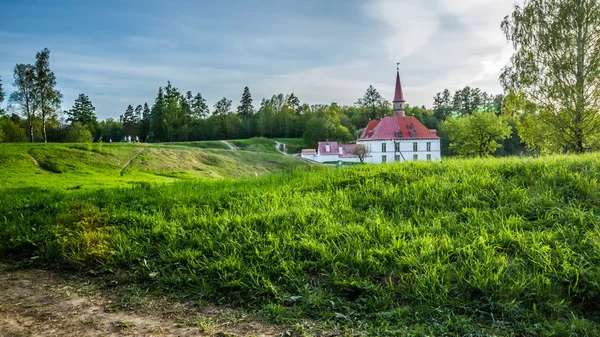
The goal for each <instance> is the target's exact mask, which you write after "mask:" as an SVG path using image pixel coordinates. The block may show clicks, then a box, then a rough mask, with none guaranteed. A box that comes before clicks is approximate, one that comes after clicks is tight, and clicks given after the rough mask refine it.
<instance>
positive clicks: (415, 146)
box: [413, 142, 419, 152]
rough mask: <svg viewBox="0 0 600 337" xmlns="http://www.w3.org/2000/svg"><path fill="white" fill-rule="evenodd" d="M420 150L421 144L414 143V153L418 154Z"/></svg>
mask: <svg viewBox="0 0 600 337" xmlns="http://www.w3.org/2000/svg"><path fill="white" fill-rule="evenodd" d="M418 150H419V143H417V142H414V143H413V151H414V152H417V151H418Z"/></svg>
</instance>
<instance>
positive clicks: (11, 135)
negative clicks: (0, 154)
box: [0, 116, 27, 143]
mask: <svg viewBox="0 0 600 337" xmlns="http://www.w3.org/2000/svg"><path fill="white" fill-rule="evenodd" d="M0 133H2V134H3V135H4V140H0V142H7V143H8V142H10V143H17V142H26V141H27V135H26V134H25V130H23V129H22V128H21V127H19V124H18V123H15V122H14V121H13V120H12V119H11V118H10V117H8V116H4V117H0Z"/></svg>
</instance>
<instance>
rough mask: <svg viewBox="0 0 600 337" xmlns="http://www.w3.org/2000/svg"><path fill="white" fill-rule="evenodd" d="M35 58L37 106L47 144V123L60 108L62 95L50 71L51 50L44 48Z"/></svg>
mask: <svg viewBox="0 0 600 337" xmlns="http://www.w3.org/2000/svg"><path fill="white" fill-rule="evenodd" d="M35 58H36V61H35V71H34V74H35V76H34V78H35V81H34V83H35V91H36V100H37V102H36V106H37V107H38V109H39V110H40V117H41V121H42V134H43V136H44V142H47V141H48V136H47V132H46V121H47V120H48V119H49V118H51V117H52V115H53V114H56V111H58V109H59V108H60V103H61V101H62V94H61V92H60V91H59V90H58V89H56V76H55V75H54V72H53V71H52V70H50V50H48V48H44V49H43V50H42V51H39V52H38V53H37V54H36V55H35Z"/></svg>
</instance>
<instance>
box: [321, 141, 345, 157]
mask: <svg viewBox="0 0 600 337" xmlns="http://www.w3.org/2000/svg"><path fill="white" fill-rule="evenodd" d="M327 145H329V151H327ZM317 148H318V151H317V152H319V154H320V155H324V154H340V152H339V151H340V150H339V148H338V143H337V142H319V145H318V147H317Z"/></svg>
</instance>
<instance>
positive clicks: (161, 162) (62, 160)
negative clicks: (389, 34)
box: [0, 143, 306, 190]
mask: <svg viewBox="0 0 600 337" xmlns="http://www.w3.org/2000/svg"><path fill="white" fill-rule="evenodd" d="M224 146H225V145H224ZM140 150H143V152H142V153H141V154H140V155H139V156H138V157H136V158H135V159H133V160H132V161H131V164H130V165H129V166H128V167H127V168H126V169H125V170H124V171H123V175H121V169H122V168H123V166H124V165H125V164H126V163H127V161H128V160H129V159H130V158H132V157H133V156H134V155H135V154H136V153H138V152H139V151H140ZM34 158H35V159H36V160H37V161H38V163H39V165H40V167H38V166H37V165H36V164H35V161H34ZM305 165H306V164H304V163H302V162H300V161H297V160H294V159H293V158H285V157H284V156H281V155H272V154H267V153H248V152H242V151H230V150H218V149H208V148H205V149H195V148H193V147H184V146H171V145H160V144H159V145H149V144H121V143H113V144H106V143H104V144H98V143H94V144H89V145H86V144H22V143H21V144H1V145H0V190H1V189H6V188H12V189H18V188H25V187H37V188H60V189H67V190H76V189H77V190H78V189H97V188H102V187H122V186H129V185H134V184H140V183H152V184H156V183H167V182H175V181H179V180H182V179H186V180H189V179H197V178H225V177H255V176H260V175H264V174H268V173H273V172H282V171H287V170H291V169H294V168H295V167H299V166H305Z"/></svg>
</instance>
